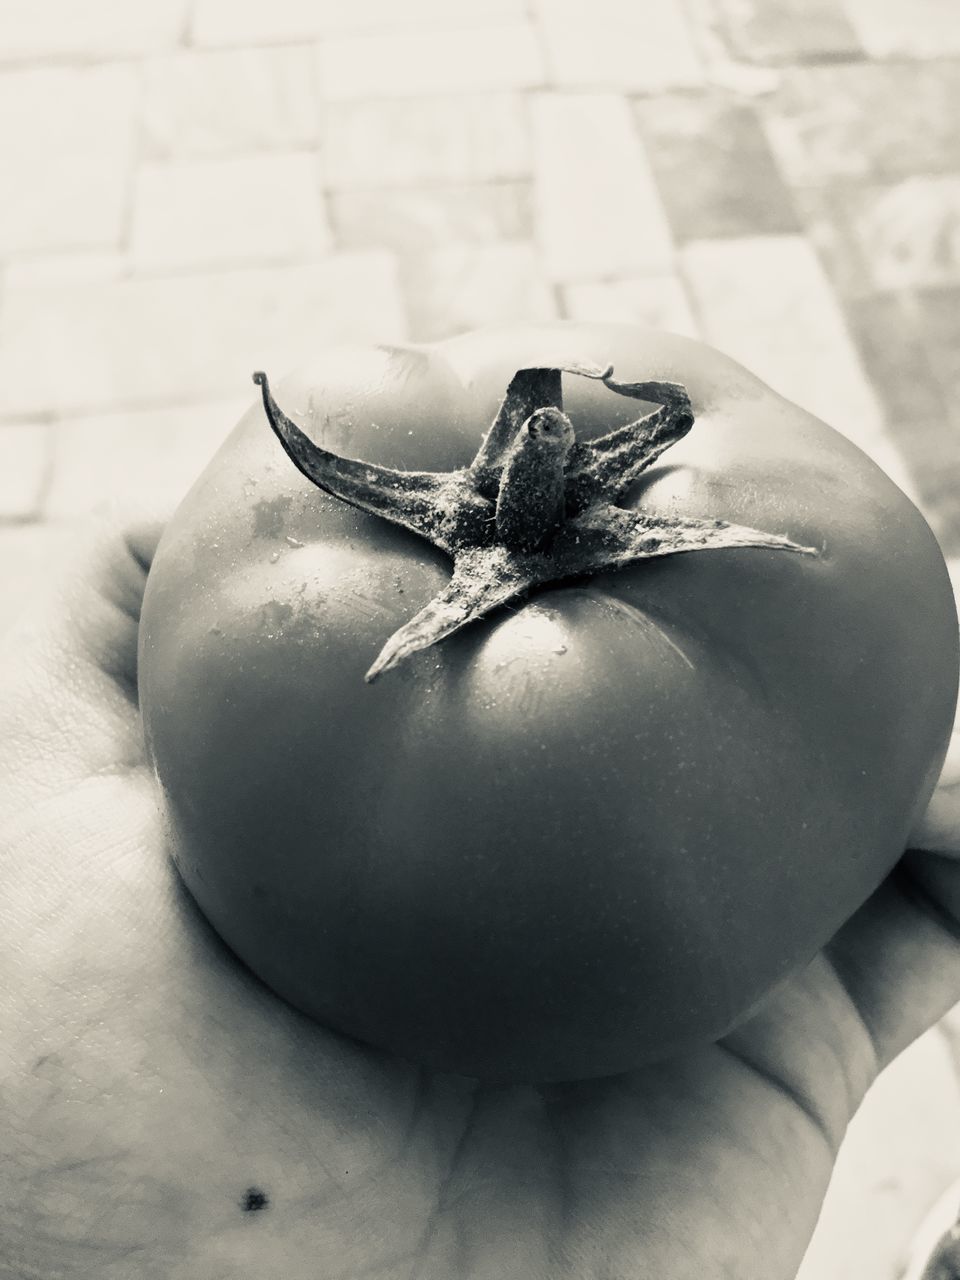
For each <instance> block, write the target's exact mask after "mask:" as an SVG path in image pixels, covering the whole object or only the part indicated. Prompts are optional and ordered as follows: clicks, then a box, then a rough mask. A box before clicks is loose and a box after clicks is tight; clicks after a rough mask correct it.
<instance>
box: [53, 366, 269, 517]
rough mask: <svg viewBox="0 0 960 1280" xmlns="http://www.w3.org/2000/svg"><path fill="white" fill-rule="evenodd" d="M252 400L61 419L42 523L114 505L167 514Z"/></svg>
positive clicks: (248, 397) (213, 402)
mask: <svg viewBox="0 0 960 1280" xmlns="http://www.w3.org/2000/svg"><path fill="white" fill-rule="evenodd" d="M252 398H253V388H251V395H250V396H247V397H246V398H243V399H235V400H228V401H210V402H207V403H205V404H196V405H189V406H185V407H180V408H170V409H154V410H142V411H140V412H129V411H125V412H123V413H112V414H103V415H99V416H96V417H82V418H75V419H66V420H61V421H60V422H58V423H57V426H56V430H55V450H54V464H53V475H52V481H51V484H50V487H49V490H48V492H47V496H46V501H45V502H44V515H45V517H46V518H47V519H54V520H64V519H72V518H74V517H77V516H84V515H89V514H92V513H93V512H95V511H98V510H102V509H103V508H104V507H108V506H110V505H113V504H117V503H122V504H124V505H125V506H129V507H130V508H131V509H136V508H137V507H143V509H144V510H148V511H151V512H154V511H155V512H158V513H159V514H160V515H163V516H166V515H169V514H171V513H172V512H173V511H174V509H175V508H176V506H177V504H178V503H179V502H180V500H181V498H183V496H184V495H185V494H186V492H187V490H188V489H189V488H190V486H191V485H192V484H193V482H194V480H196V478H197V477H198V476H199V474H200V472H201V471H203V469H204V468H205V467H206V465H207V463H208V462H209V461H210V459H211V458H212V457H213V455H214V453H215V452H216V451H217V449H218V448H219V447H220V445H221V444H222V443H223V441H224V440H225V439H226V437H227V435H228V434H229V433H230V431H232V429H233V428H234V426H235V425H236V424H237V422H238V421H239V419H240V417H241V415H242V414H243V413H244V412H245V410H246V409H247V407H248V406H249V404H250V401H251V399H252Z"/></svg>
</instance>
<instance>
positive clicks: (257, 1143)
mask: <svg viewBox="0 0 960 1280" xmlns="http://www.w3.org/2000/svg"><path fill="white" fill-rule="evenodd" d="M158 532H159V530H158V529H157V528H156V527H149V528H148V527H146V526H143V527H139V528H135V529H128V530H127V531H126V532H125V533H123V534H121V533H120V532H118V531H116V530H113V531H110V530H106V531H104V532H103V533H102V534H101V535H100V536H99V537H98V538H97V540H96V542H95V545H92V546H90V547H89V548H87V549H86V550H84V551H83V552H82V554H81V556H80V557H79V560H78V563H77V565H76V566H74V567H73V568H72V569H71V570H70V571H69V572H68V574H67V575H66V576H65V578H64V583H63V584H61V585H59V586H56V587H53V586H51V587H50V588H48V589H47V590H46V591H45V593H44V596H43V598H42V599H41V600H40V601H39V603H38V605H37V607H36V608H35V609H34V610H32V612H31V613H30V615H29V616H28V617H26V618H24V619H23V620H22V621H21V623H20V625H18V626H17V627H16V628H15V631H14V633H13V634H11V635H9V636H8V637H7V639H6V644H5V652H4V654H3V655H2V656H0V724H2V730H0V769H2V776H3V778H4V780H5V786H4V790H3V794H2V798H0V865H2V870H3V884H4V894H3V899H2V905H0V972H2V974H3V984H2V994H0V1102H2V1105H0V1153H2V1155H3V1157H4V1158H3V1160H2V1161H0V1203H2V1204H3V1206H4V1215H3V1229H2V1233H0V1276H7V1275H9V1276H11V1277H18V1280H19V1277H33V1276H37V1277H41V1276H42V1277H44V1278H45V1280H48V1278H50V1277H62V1278H63V1280H73V1278H74V1277H94V1276H95V1277H97V1278H98V1280H101V1278H102V1280H121V1278H123V1280H126V1278H128V1277H131V1278H132V1277H136V1278H137V1280H152V1278H153V1277H157V1278H158V1280H159V1278H160V1277H162V1278H163V1280H187V1278H188V1277H189V1280H226V1277H231V1280H232V1278H234V1277H241V1276H242V1277H246V1276H257V1277H259V1278H263V1280H274V1278H276V1280H280V1278H281V1277H282V1278H283V1280H298V1277H301V1276H302V1277H311V1278H312V1277H314V1276H317V1275H322V1276H324V1277H325V1280H336V1278H339V1280H348V1278H349V1280H359V1277H360V1276H374V1275H376V1276H379V1277H383V1278H384V1280H387V1278H388V1277H390V1278H392V1277H404V1280H412V1277H417V1280H434V1278H436V1280H439V1278H440V1277H442V1278H443V1280H456V1278H457V1277H471V1278H473V1277H487V1276H490V1277H493V1276H496V1277H498V1278H499V1277H514V1276H516V1277H523V1280H538V1278H539V1277H548V1276H549V1277H550V1278H551V1280H561V1278H562V1277H564V1276H571V1277H574V1276H575V1277H577V1278H578V1280H582V1278H584V1277H590V1276H594V1275H603V1276H617V1277H629V1276H642V1275H643V1276H645V1275H662V1276H664V1277H667V1276H669V1277H670V1280H687V1278H688V1277H691V1278H692V1277H694V1276H696V1277H697V1280H702V1277H703V1276H705V1275H710V1276H724V1275H730V1276H736V1277H738V1280H752V1278H753V1277H757V1278H758V1280H759V1278H760V1277H762V1280H780V1278H782V1280H789V1278H792V1277H793V1276H794V1275H795V1272H796V1269H797V1267H798V1265H799V1262H800V1259H801V1257H802V1255H803V1252H804V1249H805V1247H806V1244H807V1242H808V1240H809V1238H810V1235H811V1233H812V1231H813V1227H814V1224H815V1222H816V1217H817V1213H818V1211H819V1207H820V1202H821V1199H822V1196H823V1194H824V1191H825V1189H826V1185H827V1181H828V1179H829V1176H830V1172H831V1169H832V1166H833V1162H834V1158H835V1155H836V1151H837V1148H838V1146H839V1143H840V1140H841V1138H842V1135H843V1132H844V1128H845V1125H846V1123H847V1121H848V1120H849V1118H850V1116H851V1115H852V1113H853V1111H854V1110H855V1108H856V1106H857V1105H858V1103H859V1101H860V1099H861V1098H862V1096H863V1094H864V1092H865V1090H866V1088H867V1087H868V1086H869V1084H870V1083H871V1081H872V1079H873V1078H874V1076H875V1075H876V1073H877V1071H878V1070H879V1069H882V1067H883V1066H884V1065H886V1063H887V1062H889V1061H890V1059H891V1058H892V1057H893V1056H895V1055H896V1053H898V1052H899V1051H900V1049H902V1048H903V1047H905V1046H906V1045H907V1044H908V1043H909V1042H910V1041H911V1040H913V1039H914V1038H915V1037H916V1036H918V1035H919V1034H920V1033H921V1032H923V1031H924V1030H925V1029H926V1028H927V1027H928V1026H930V1025H931V1024H932V1023H933V1022H934V1021H936V1019H938V1018H939V1017H940V1016H941V1015H942V1013H943V1012H945V1011H946V1010H947V1009H948V1008H949V1007H950V1006H951V1005H952V1004H953V1003H954V1002H955V1001H956V1000H958V999H960V924H958V920H960V797H958V795H957V791H958V790H960V787H958V786H957V785H956V783H955V782H954V780H953V779H954V774H956V773H957V771H958V763H960V762H958V761H957V759H956V752H955V753H954V756H953V757H952V763H951V764H950V765H949V766H948V770H947V772H945V776H944V785H943V786H942V787H941V789H940V790H939V792H938V794H937V796H936V797H935V798H934V802H933V803H932V805H931V807H930V810H929V813H928V817H927V820H926V822H925V824H924V825H923V826H922V827H921V828H920V829H919V830H918V832H917V838H916V841H915V843H918V844H926V845H927V846H928V847H929V848H930V849H931V850H933V852H928V853H923V854H920V853H911V854H910V855H908V856H907V857H906V858H905V859H904V861H903V863H902V864H901V866H900V867H899V868H898V869H897V871H896V872H895V873H894V874H893V875H892V876H891V877H890V878H889V879H888V880H887V882H886V883H885V884H884V885H883V886H882V887H881V888H880V889H879V890H878V891H877V893H876V894H875V895H874V896H873V897H872V898H871V899H870V901H869V902H868V903H867V904H865V906H864V907H863V908H862V909H861V910H860V912H858V913H857V915H856V916H855V917H854V918H853V919H852V920H851V921H850V922H849V923H848V924H847V925H846V926H845V927H844V929H843V930H841V932H840V934H838V936H837V937H836V938H835V939H834V940H833V941H832V942H831V944H830V946H829V947H828V948H826V950H825V951H824V953H822V954H821V955H820V956H819V957H818V958H817V959H816V960H815V961H814V962H813V963H812V964H811V965H810V966H809V967H808V968H807V969H806V970H805V971H804V972H803V973H801V974H798V975H797V976H796V977H794V978H792V979H791V980H790V981H789V982H787V983H785V984H784V985H783V986H782V987H780V988H779V989H778V990H777V991H776V992H775V993H774V994H773V995H772V996H771V997H770V998H769V999H768V1000H767V1001H766V1002H765V1003H764V1005H763V1007H762V1008H761V1009H760V1010H759V1011H758V1012H756V1013H755V1015H754V1016H753V1017H752V1018H751V1019H750V1020H749V1022H747V1023H744V1024H743V1025H742V1026H741V1027H740V1028H738V1029H737V1030H736V1031H735V1032H734V1033H733V1034H731V1035H730V1036H728V1037H727V1038H726V1039H725V1040H724V1041H723V1042H721V1043H719V1044H717V1045H713V1046H705V1047H704V1048H702V1049H700V1050H698V1051H697V1052H696V1053H691V1054H688V1055H685V1056H684V1057H682V1058H680V1059H673V1060H671V1061H669V1062H665V1063H660V1064H656V1065H654V1066H650V1067H647V1068H644V1069H642V1070H639V1071H635V1072H631V1073H629V1074H627V1075H623V1076H619V1077H616V1078H611V1079H608V1080H601V1081H593V1082H589V1083H584V1084H572V1085H552V1086H547V1087H541V1088H535V1087H532V1086H523V1087H489V1086H482V1085H478V1084H477V1083H476V1082H474V1081H470V1080H465V1079H462V1078H458V1077H452V1076H431V1075H429V1074H427V1073H425V1072H423V1071H420V1070H418V1069H417V1068H415V1067H413V1066H411V1065H409V1064H407V1063H404V1062H401V1061H397V1060H394V1059H391V1058H390V1057H388V1056H387V1055H385V1054H382V1053H379V1052H375V1051H373V1050H369V1049H366V1048H363V1047H361V1046H358V1045H357V1044H355V1043H352V1042H350V1041H347V1040H345V1039H343V1038H342V1037H340V1036H337V1035H335V1034H333V1033H331V1032H328V1031H326V1030H324V1029H323V1028H321V1027H319V1026H317V1025H315V1024H314V1023H311V1022H310V1021H308V1020H307V1019H306V1018H305V1017H303V1016H302V1015H300V1014H298V1013H297V1012H296V1011H294V1010H292V1009H291V1008H289V1007H288V1006H286V1005H285V1004H283V1003H282V1002H281V1001H280V1000H279V999H277V998H276V997H275V996H274V995H273V994H272V993H271V992H270V991H268V990H267V989H266V988H265V987H264V986H263V985H262V984H261V983H259V982H258V980H257V979H256V978H255V977H253V976H252V975H251V974H250V973H249V971H247V970H246V969H245V968H244V967H243V966H242V965H241V964H240V962H239V961H238V960H237V959H236V958H235V957H234V956H233V955H232V954H231V953H230V952H228V951H227V949H226V948H225V947H224V946H223V945H222V944H221V943H220V941H219V939H218V938H217V937H216V936H215V935H214V933H213V932H212V930H211V929H210V928H209V927H208V926H207V925H206V922H205V921H204V920H203V918H202V917H201V916H200V914H199V912H198V911H197V910H196V909H195V908H194V906H193V903H192V900H191V899H190V898H189V897H188V895H187V894H186V892H185V891H184V890H183V889H182V887H181V885H180V883H179V881H178V879H177V876H176V874H175V872H174V870H173V868H172V866H171V864H170V863H169V861H168V860H167V858H166V856H165V853H164V841H163V833H162V831H161V829H160V826H159V819H158V816H157V815H158V809H157V805H156V796H155V783H154V780H153V778H152V776H151V774H150V772H149V771H148V768H147V766H146V763H145V760H144V755H143V747H142V740H141V730H140V721H139V716H138V712H137V704H136V670H135V660H136V634H137V616H138V610H139V604H140V599H141V595H142V590H143V585H144V581H145V576H146V569H147V566H148V564H149V560H150V556H151V554H152V551H153V548H154V546H155V544H156V539H157V536H158ZM954 746H955V747H956V746H957V740H956V738H955V740H954ZM951 770H952V772H951Z"/></svg>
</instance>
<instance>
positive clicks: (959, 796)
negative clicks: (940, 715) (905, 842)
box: [910, 726, 960, 858]
mask: <svg viewBox="0 0 960 1280" xmlns="http://www.w3.org/2000/svg"><path fill="white" fill-rule="evenodd" d="M910 846H911V848H914V849H927V850H930V851H931V852H934V853H940V854H944V855H946V856H949V857H954V858H960V726H958V727H955V728H954V730H953V736H952V737H951V739H950V746H949V748H948V750H947V758H946V761H945V762H944V766H943V771H942V773H941V774H940V781H939V782H938V783H937V789H936V791H934V793H933V797H932V799H931V801H930V804H929V805H928V806H927V811H926V813H925V814H924V816H923V818H922V819H921V820H920V822H919V823H918V824H917V826H916V828H915V829H914V831H913V833H912V835H911V837H910Z"/></svg>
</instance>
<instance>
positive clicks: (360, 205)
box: [330, 182, 533, 253]
mask: <svg viewBox="0 0 960 1280" xmlns="http://www.w3.org/2000/svg"><path fill="white" fill-rule="evenodd" d="M330 220H331V223H332V225H333V228H334V234H335V235H336V238H337V243H338V244H339V245H340V246H341V247H342V248H345V249H369V248H386V249H394V250H396V251H397V252H400V253H412V252H417V251H423V250H428V249H431V248H434V247H435V246H437V245H443V244H496V243H498V242H500V241H502V240H529V239H530V237H531V236H532V234H533V229H532V213H531V193H530V184H529V183H526V182H498V183H463V184H458V185H455V186H442V187H397V188H390V187H387V188H383V189H379V190H378V189H376V188H369V189H365V188H358V189H355V190H346V191H335V192H333V193H332V194H331V196H330Z"/></svg>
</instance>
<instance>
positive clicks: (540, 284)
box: [402, 243, 557, 342]
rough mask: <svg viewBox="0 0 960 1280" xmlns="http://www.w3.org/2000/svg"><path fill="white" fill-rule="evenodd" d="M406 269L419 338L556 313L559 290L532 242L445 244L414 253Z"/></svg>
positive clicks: (409, 302)
mask: <svg viewBox="0 0 960 1280" xmlns="http://www.w3.org/2000/svg"><path fill="white" fill-rule="evenodd" d="M402 272H403V282H404V292H405V295H406V301H407V309H408V312H409V315H410V326H411V331H412V336H413V338H414V339H415V340H416V341H420V342H426V341H431V340H433V339H436V338H444V337H448V336H449V335H451V334H454V333H463V332H464V331H465V330H467V329H474V328H478V327H479V326H481V325H487V324H505V323H517V324H522V323H523V322H524V321H527V320H530V321H533V320H552V319H555V318H556V317H557V304H556V299H555V296H554V294H553V291H552V289H551V288H550V286H549V284H548V283H547V281H546V279H545V278H544V275H543V269H542V266H541V263H540V260H539V257H538V255H537V253H536V251H535V249H534V247H533V246H532V245H531V244H525V243H518V244H497V245H494V244H487V245H476V244H474V245H446V246H444V247H443V248H440V249H434V250H432V251H428V252H425V253H417V254H411V255H410V256H409V257H407V258H405V259H404V260H403V264H402Z"/></svg>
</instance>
